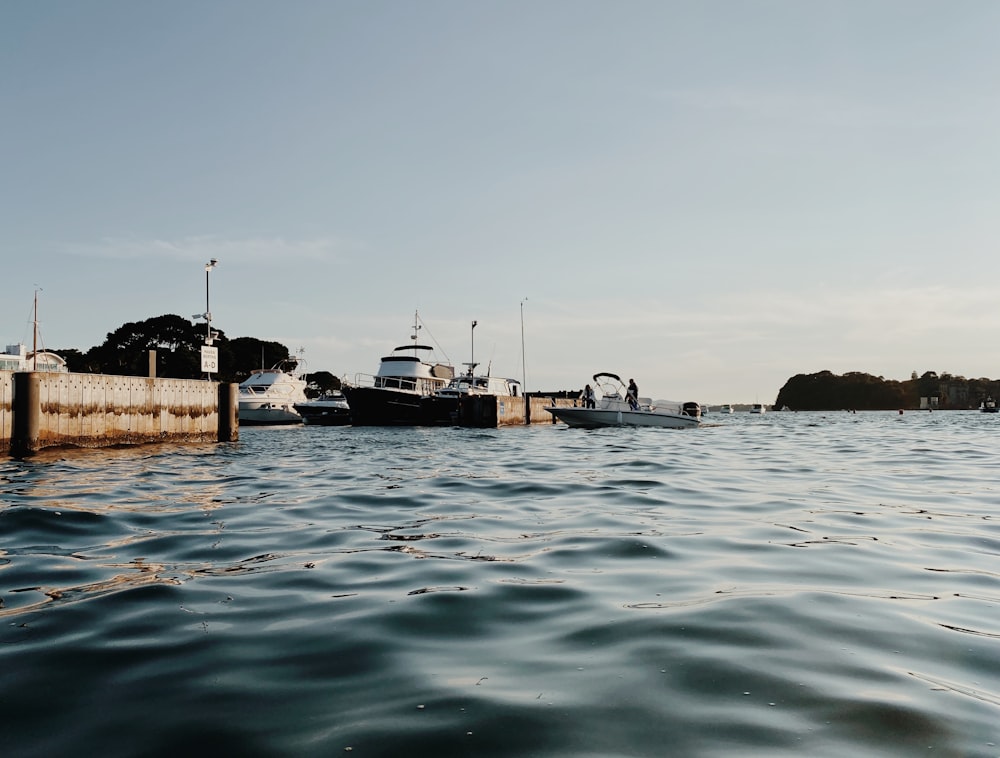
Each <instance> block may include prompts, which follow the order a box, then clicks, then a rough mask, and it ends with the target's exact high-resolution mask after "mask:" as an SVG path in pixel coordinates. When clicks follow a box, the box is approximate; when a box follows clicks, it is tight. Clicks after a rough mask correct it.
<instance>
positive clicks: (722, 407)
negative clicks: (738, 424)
mask: <svg viewBox="0 0 1000 758" xmlns="http://www.w3.org/2000/svg"><path fill="white" fill-rule="evenodd" d="M732 412H733V406H732V405H730V404H729V403H726V404H725V405H720V406H719V413H732Z"/></svg>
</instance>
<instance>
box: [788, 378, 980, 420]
mask: <svg viewBox="0 0 1000 758" xmlns="http://www.w3.org/2000/svg"><path fill="white" fill-rule="evenodd" d="M998 397H1000V380H996V379H986V378H979V379H966V378H965V377H964V376H952V375H951V374H948V373H942V374H938V373H937V372H935V371H926V372H924V373H923V374H921V375H919V376H918V375H917V372H916V371H914V372H913V373H912V374H911V375H910V378H909V379H907V380H905V381H896V380H894V379H885V378H883V377H881V376H872V375H871V374H864V373H861V372H859V371H850V372H848V373H846V374H840V375H838V374H834V373H832V372H830V371H819V372H817V373H815V374H796V375H795V376H793V377H792V378H791V379H789V380H788V381H787V382H785V386H784V387H782V388H781V390H780V391H779V392H778V398H777V400H775V402H774V407H775V408H786V407H787V408H788V409H790V410H793V411H835V410H856V411H888V410H896V409H899V408H932V409H941V410H967V409H970V408H978V407H979V406H980V404H981V403H982V402H983V401H984V400H985V399H987V398H994V399H996V398H998Z"/></svg>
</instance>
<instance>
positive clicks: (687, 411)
mask: <svg viewBox="0 0 1000 758" xmlns="http://www.w3.org/2000/svg"><path fill="white" fill-rule="evenodd" d="M681 413H683V414H684V415H685V416H693V417H694V418H701V406H700V405H698V403H692V402H687V403H684V405H682V406H681Z"/></svg>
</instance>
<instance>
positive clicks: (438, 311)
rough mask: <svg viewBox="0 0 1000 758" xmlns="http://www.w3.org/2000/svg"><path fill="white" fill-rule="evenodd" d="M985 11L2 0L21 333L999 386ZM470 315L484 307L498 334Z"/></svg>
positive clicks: (994, 130)
mask: <svg viewBox="0 0 1000 758" xmlns="http://www.w3.org/2000/svg"><path fill="white" fill-rule="evenodd" d="M998 32H1000V3H997V2H994V1H993V0H958V1H957V2H940V1H938V0H935V1H934V2H926V1H924V0H875V1H872V0H840V1H839V2H835V3H820V2H801V1H800V0H738V1H737V0H699V2H690V1H685V2H676V1H674V0H623V1H622V2H610V1H609V0H602V1H601V2H596V1H595V0H530V1H529V0H477V1H476V2H466V1H465V0H420V2H412V1H411V0H394V1H386V0H365V1H364V2H361V1H359V0H286V1H285V2H280V3H276V2H271V1H270V0H267V1H265V0H171V2H161V3H148V2H147V3H140V2H134V1H133V0H88V1H87V2H77V0H48V1H47V2H18V1H17V0H0V103H2V116H0V255H2V269H0V271H2V273H0V282H2V284H3V287H2V292H3V295H2V298H0V346H2V345H6V344H13V343H16V342H25V343H27V344H29V345H30V344H31V335H32V319H33V315H32V314H33V301H34V297H35V293H36V291H37V292H38V298H39V312H38V320H39V323H40V329H41V336H42V342H43V344H44V346H45V347H47V348H50V349H57V348H77V349H80V350H87V349H88V348H90V347H92V346H94V345H99V344H101V343H102V342H104V340H105V339H106V337H107V334H108V333H109V332H112V331H114V330H115V329H117V328H118V327H119V326H121V325H123V324H125V323H127V322H133V321H142V320H144V319H147V318H153V317H156V316H160V315H164V314H177V315H181V316H183V317H185V318H189V317H191V315H192V314H195V313H202V312H204V311H205V306H206V302H205V300H206V291H205V290H206V274H205V264H206V262H208V261H209V260H210V259H212V258H215V259H217V260H218V266H217V267H216V268H215V269H214V270H213V271H212V272H211V274H209V275H208V277H207V278H208V284H209V293H210V303H209V305H210V309H211V312H212V317H213V322H212V324H213V326H214V327H216V328H219V329H222V330H223V331H224V332H225V334H226V335H227V336H228V337H231V338H232V337H241V336H245V337H256V338H259V339H264V340H276V341H279V342H281V343H283V344H285V345H287V346H288V347H289V348H290V349H291V350H292V351H298V350H299V349H302V350H304V353H303V354H304V356H305V358H306V361H307V363H308V366H309V369H310V370H313V371H319V370H324V371H330V372H331V373H333V374H335V375H337V376H341V377H343V378H346V379H348V380H351V379H352V378H353V377H355V375H357V374H359V373H368V374H371V373H374V372H375V370H376V369H377V367H378V361H379V358H380V357H381V356H382V355H385V354H387V353H388V352H390V351H391V350H392V348H394V347H396V346H399V345H404V344H408V343H409V342H410V339H409V338H410V334H411V331H412V324H413V321H414V314H415V313H419V316H420V320H421V322H422V323H423V324H424V325H425V328H424V330H423V331H422V332H421V341H422V342H429V343H430V344H432V345H435V346H437V347H438V348H439V350H438V353H437V357H438V358H439V359H443V360H448V361H450V362H452V363H453V364H455V365H456V366H460V365H461V364H462V363H463V362H466V361H469V360H470V356H471V357H473V358H474V359H475V360H476V361H477V362H480V363H481V364H483V365H484V366H486V365H488V366H489V368H490V370H491V372H492V373H493V374H495V375H502V376H510V377H513V378H517V379H523V380H524V382H525V385H526V388H527V389H528V390H556V389H577V388H580V387H582V386H583V384H584V383H586V382H588V381H589V380H590V377H591V375H593V374H594V373H597V372H605V371H610V372H613V373H617V374H620V375H622V377H623V378H628V377H634V378H635V380H636V382H637V383H638V384H639V387H640V391H641V393H642V394H643V395H645V396H649V397H653V398H660V399H671V400H681V401H683V400H696V401H699V402H703V403H713V404H714V403H724V402H731V403H745V402H758V401H759V402H767V403H769V402H773V401H774V400H775V398H776V396H777V393H778V391H779V389H780V388H781V387H782V386H783V385H784V383H785V382H786V381H787V380H788V379H789V378H790V377H792V376H794V375H796V374H801V373H806V374H808V373H814V372H817V371H823V370H829V371H832V372H834V373H837V374H840V373H844V372H848V371H862V372H866V373H870V374H874V375H876V376H883V377H885V378H886V379H898V380H903V379H908V378H909V377H910V375H911V372H913V371H917V372H918V373H923V372H925V371H937V372H938V373H942V372H948V373H951V374H954V375H961V376H966V377H969V378H973V377H990V378H1000V350H998V349H997V335H1000V311H998V304H1000V255H997V251H996V247H997V241H998V240H1000V213H998V209H1000V95H998V93H1000V46H998V45H997V44H996V39H997V36H998ZM473 321H476V322H477V323H478V326H477V327H476V328H475V329H474V330H473V329H472V327H471V324H472V322H473Z"/></svg>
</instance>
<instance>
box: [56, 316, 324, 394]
mask: <svg viewBox="0 0 1000 758" xmlns="http://www.w3.org/2000/svg"><path fill="white" fill-rule="evenodd" d="M213 331H214V332H215V333H216V335H217V336H216V337H215V340H214V343H213V344H214V345H215V347H217V348H218V349H219V373H218V374H213V375H212V378H213V379H215V380H217V381H221V382H241V381H243V380H244V379H246V378H247V377H248V376H250V374H251V372H253V371H254V369H259V368H271V367H272V366H275V365H277V364H278V363H280V362H282V361H286V360H289V359H291V358H292V357H293V356H292V355H291V353H290V352H289V350H288V348H287V347H286V346H285V345H282V344H281V343H280V342H273V341H266V340H259V339H256V338H255V337H235V338H233V339H229V338H228V337H226V335H225V332H222V331H221V330H218V329H213ZM204 344H205V326H204V325H199V324H193V323H192V322H191V321H189V320H187V319H186V318H181V317H180V316H175V315H165V316H157V317H155V318H149V319H146V320H145V321H137V322H130V323H127V324H123V325H122V326H120V327H118V329H116V330H115V331H113V332H109V333H108V337H107V339H106V340H105V341H104V342H103V343H102V344H100V345H96V346H94V347H92V348H90V349H89V350H86V351H81V350H77V349H75V348H64V349H56V350H53V351H52V352H54V353H57V354H58V355H61V356H62V357H63V358H64V359H65V360H66V365H67V368H69V370H70V371H73V372H77V373H83V374H114V375H117V376H149V351H150V350H155V351H156V375H157V376H159V377H164V378H169V379H199V378H202V377H203V376H204V374H202V372H201V347H202V345H204ZM308 379H309V382H310V389H311V392H310V394H320V393H321V392H324V391H326V390H329V389H340V380H339V379H338V378H337V377H336V376H334V375H333V374H331V373H330V372H328V371H317V372H315V373H311V374H309V375H308Z"/></svg>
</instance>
